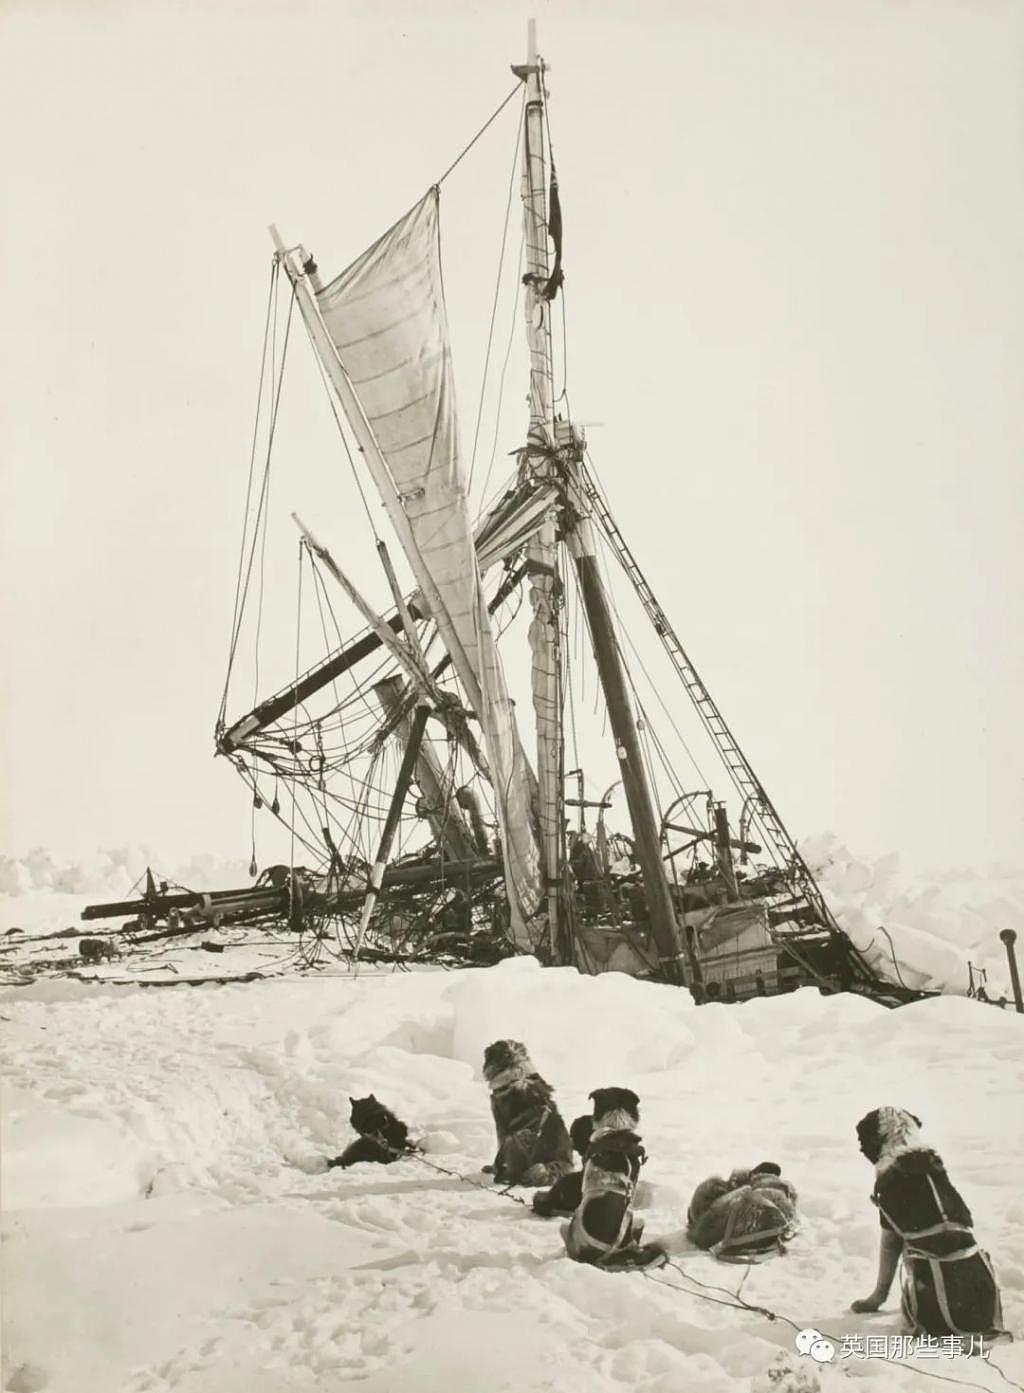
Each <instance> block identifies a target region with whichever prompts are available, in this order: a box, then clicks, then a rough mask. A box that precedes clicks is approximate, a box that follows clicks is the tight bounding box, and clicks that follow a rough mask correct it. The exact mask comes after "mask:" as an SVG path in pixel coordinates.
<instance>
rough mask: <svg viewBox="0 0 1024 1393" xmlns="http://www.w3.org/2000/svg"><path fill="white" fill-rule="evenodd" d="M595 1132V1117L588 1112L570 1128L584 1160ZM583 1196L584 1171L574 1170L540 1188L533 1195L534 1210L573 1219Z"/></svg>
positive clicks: (542, 1214) (546, 1216) (547, 1216)
mask: <svg viewBox="0 0 1024 1393" xmlns="http://www.w3.org/2000/svg"><path fill="white" fill-rule="evenodd" d="M593 1132H594V1119H593V1118H592V1117H589V1116H588V1115H587V1114H586V1113H584V1115H583V1116H582V1117H578V1118H577V1119H576V1121H575V1122H574V1123H573V1124H572V1126H571V1127H570V1128H569V1140H570V1141H571V1142H572V1149H573V1151H575V1152H576V1154H577V1155H578V1156H579V1157H580V1159H581V1160H582V1159H583V1158H584V1157H585V1156H586V1154H587V1147H588V1146H589V1145H590V1138H591V1136H592V1135H593ZM582 1198H583V1172H582V1170H578V1171H573V1172H572V1173H571V1174H569V1175H563V1176H562V1178H561V1179H560V1180H556V1181H555V1183H554V1185H552V1187H551V1189H550V1190H538V1191H537V1193H536V1194H535V1195H534V1197H533V1212H534V1213H535V1214H539V1215H540V1217H541V1218H542V1219H553V1218H559V1219H571V1218H572V1216H573V1215H574V1214H575V1213H576V1210H577V1209H578V1208H579V1203H580V1200H581V1199H582Z"/></svg>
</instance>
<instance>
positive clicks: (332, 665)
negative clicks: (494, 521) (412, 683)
mask: <svg viewBox="0 0 1024 1393" xmlns="http://www.w3.org/2000/svg"><path fill="white" fill-rule="evenodd" d="M522 578H523V572H522V569H517V570H514V571H511V572H510V573H509V574H508V575H507V576H506V577H505V579H504V580H503V581H502V583H501V585H500V586H499V587H498V590H497V592H496V593H495V596H494V599H493V600H491V602H490V603H489V604H488V606H487V613H488V614H493V613H494V612H495V610H496V609H497V608H498V606H499V605H502V604H504V602H505V601H506V600H507V599H508V597H509V595H511V594H512V591H513V590H514V589H515V588H516V586H517V585H518V584H519V582H520V581H521V580H522ZM417 600H419V603H420V604H421V605H423V600H422V599H420V597H419V596H413V598H412V599H411V600H408V601H407V602H406V603H407V606H408V610H409V614H410V617H411V618H413V619H429V618H430V616H429V614H428V613H426V612H425V610H426V606H424V609H423V610H422V611H421V610H419V609H417V607H416V601H417ZM384 622H385V623H386V624H387V626H388V628H389V629H391V631H392V632H393V633H395V634H398V633H400V632H401V631H402V627H403V625H402V620H401V617H400V616H399V615H397V614H392V615H391V616H390V618H388V619H386V620H385V621H384ZM382 646H383V642H382V640H381V639H380V638H379V636H378V634H377V631H376V630H375V629H371V630H370V632H369V633H368V634H364V635H363V636H362V638H358V639H355V640H354V641H353V642H352V643H350V644H349V645H348V646H347V647H345V648H342V649H341V650H340V651H339V652H337V653H333V654H332V655H331V656H330V657H329V658H327V659H325V660H324V662H322V663H318V664H317V666H316V667H314V668H311V669H310V670H309V672H307V673H306V674H305V675H304V676H302V677H300V678H299V680H298V682H292V683H290V684H289V685H288V686H287V687H285V688H284V689H283V690H282V691H280V692H277V693H276V694H275V695H274V696H272V697H268V698H267V700H266V701H262V702H260V704H259V706H257V707H256V708H255V709H254V710H253V711H250V712H249V714H248V715H247V716H242V717H241V718H240V719H239V720H237V721H235V723H234V724H233V725H231V726H229V727H228V728H227V730H225V731H223V732H222V734H221V735H220V736H218V739H217V749H218V750H219V751H220V752H221V753H222V754H231V753H232V751H234V750H236V749H237V748H238V747H239V746H240V745H241V744H242V743H243V741H245V740H247V739H249V738H250V736H253V735H257V734H259V732H260V731H261V730H266V728H267V726H272V725H273V724H274V722H275V721H279V720H280V719H281V717H282V716H284V715H287V713H288V712H289V711H294V709H295V707H296V706H298V705H300V704H301V703H302V702H303V701H305V700H306V699H307V698H308V697H311V696H313V695H314V694H315V693H316V692H319V691H320V690H321V689H322V688H323V687H326V686H327V684H328V683H329V682H333V681H334V679H335V678H336V677H339V676H340V675H341V674H342V673H343V672H348V670H349V668H352V667H355V665H356V663H358V662H360V661H361V660H362V659H363V658H366V657H368V656H369V655H370V654H371V653H376V651H377V649H378V648H381V647H382ZM451 661H452V660H451V657H450V656H449V655H448V654H445V656H444V657H443V658H442V659H441V660H440V662H439V663H438V664H437V666H436V667H435V668H434V669H433V671H432V672H431V674H430V675H431V676H432V677H433V678H434V680H435V682H436V681H438V680H439V679H440V678H441V677H443V676H444V674H445V672H446V671H447V670H448V668H449V667H450V666H451Z"/></svg>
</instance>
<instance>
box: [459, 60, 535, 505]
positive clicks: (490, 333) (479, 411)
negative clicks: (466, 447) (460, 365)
mask: <svg viewBox="0 0 1024 1393" xmlns="http://www.w3.org/2000/svg"><path fill="white" fill-rule="evenodd" d="M523 104H524V106H525V104H526V88H525V87H524V88H523ZM522 135H523V122H522V117H521V116H520V119H519V121H518V122H517V124H516V148H515V150H514V151H513V152H512V173H511V175H510V176H509V181H508V199H507V201H506V203H505V220H504V222H503V224H502V229H501V251H500V252H499V254H498V272H497V275H496V276H495V280H494V301H493V303H492V305H491V323H490V327H489V329H488V330H487V351H486V353H485V354H484V372H483V378H482V380H481V382H480V400H479V402H478V403H477V408H476V428H475V430H474V431H473V453H472V455H471V456H470V461H469V476H468V479H467V481H466V495H467V497H468V496H469V493H470V490H471V489H472V487H473V471H474V469H475V468H476V451H477V445H478V443H479V440H480V424H481V422H482V421H483V414H484V393H485V392H486V390H487V372H488V369H489V368H490V363H491V347H492V345H493V343H494V323H495V320H496V319H497V316H498V299H499V295H500V292H501V273H502V271H503V270H504V267H505V247H506V246H507V244H508V220H509V213H510V212H511V211H512V195H513V192H514V190H515V183H516V166H517V164H518V163H519V145H520V142H521V140H522ZM485 487H486V485H485Z"/></svg>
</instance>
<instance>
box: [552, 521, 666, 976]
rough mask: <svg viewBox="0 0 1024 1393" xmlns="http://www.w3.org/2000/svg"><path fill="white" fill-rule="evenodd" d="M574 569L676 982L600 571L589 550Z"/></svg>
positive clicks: (661, 943)
mask: <svg viewBox="0 0 1024 1393" xmlns="http://www.w3.org/2000/svg"><path fill="white" fill-rule="evenodd" d="M578 531H579V528H578V527H577V528H574V530H573V538H574V540H576V533H577V532H578ZM577 545H579V543H578V540H577ZM576 574H577V577H578V579H579V584H580V595H581V597H582V600H583V608H584V611H585V612H586V616H587V625H588V627H589V629H590V637H591V640H592V642H593V645H594V658H595V660H596V662H597V672H598V677H599V678H600V681H601V689H602V691H603V692H604V699H605V702H606V704H607V707H608V720H609V723H610V725H611V728H612V738H613V739H614V741H615V748H616V753H617V754H618V757H619V768H620V770H621V771H622V786H623V789H624V790H625V794H626V804H627V806H628V808H629V817H630V821H631V823H632V824H633V840H634V843H635V846H636V855H637V860H638V861H639V862H640V871H641V874H642V876H643V882H644V894H645V897H646V900H647V910H648V913H649V915H650V918H651V932H652V933H653V935H654V941H655V943H656V944H657V945H658V956H659V958H660V959H661V965H662V971H663V973H664V975H665V978H666V980H667V981H669V982H679V981H681V980H682V976H683V974H682V970H681V959H682V957H683V950H682V948H681V946H680V942H679V930H678V925H677V923H676V915H675V909H674V907H673V904H672V894H671V891H670V889H669V883H668V878H667V877H666V875H665V870H664V866H663V865H662V860H661V839H660V836H659V832H658V820H657V818H656V816H655V813H654V802H653V799H652V798H651V790H650V787H649V785H648V782H647V771H646V769H645V768H644V762H643V755H642V753H641V750H640V739H639V736H638V734H637V729H636V721H635V720H634V718H633V708H632V705H631V703H630V700H629V690H628V688H627V685H626V675H625V672H624V671H623V667H622V658H621V656H620V654H619V646H618V643H617V641H616V638H615V630H614V627H613V625H612V616H611V611H610V609H609V606H608V597H607V596H606V595H605V591H604V585H603V583H602V581H601V574H600V572H599V570H598V568H597V557H596V556H594V554H593V552H592V551H591V553H590V554H589V555H587V554H582V555H578V556H577V557H576ZM691 967H692V964H691Z"/></svg>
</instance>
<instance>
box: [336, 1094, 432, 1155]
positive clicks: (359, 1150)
mask: <svg viewBox="0 0 1024 1393" xmlns="http://www.w3.org/2000/svg"><path fill="white" fill-rule="evenodd" d="M348 1101H349V1102H350V1103H351V1104H352V1112H351V1115H350V1117H349V1121H350V1122H351V1123H352V1127H353V1129H354V1130H355V1131H357V1132H358V1133H359V1136H358V1137H357V1138H356V1140H355V1141H354V1142H351V1143H350V1144H349V1145H348V1146H346V1148H345V1150H344V1151H343V1152H342V1153H341V1155H340V1156H335V1157H333V1158H332V1159H331V1160H330V1161H328V1162H327V1166H328V1169H330V1168H331V1167H333V1166H340V1167H342V1168H343V1169H344V1168H345V1167H347V1166H354V1165H355V1164H356V1163H357V1162H358V1161H376V1162H377V1163H378V1164H379V1165H382V1166H389V1165H390V1164H391V1162H392V1161H397V1160H398V1158H399V1157H400V1156H409V1155H412V1154H413V1153H415V1152H417V1151H420V1150H422V1148H421V1147H419V1146H416V1145H414V1143H412V1142H410V1141H409V1129H408V1127H407V1126H406V1125H405V1123H404V1122H401V1121H399V1119H398V1118H397V1117H396V1116H395V1114H394V1113H393V1112H392V1111H391V1109H390V1108H386V1107H385V1106H384V1104H383V1103H382V1102H380V1101H379V1099H377V1098H376V1097H374V1095H373V1094H372V1093H371V1094H370V1096H369V1097H368V1098H349V1100H348Z"/></svg>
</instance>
